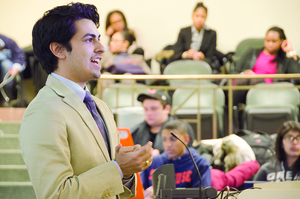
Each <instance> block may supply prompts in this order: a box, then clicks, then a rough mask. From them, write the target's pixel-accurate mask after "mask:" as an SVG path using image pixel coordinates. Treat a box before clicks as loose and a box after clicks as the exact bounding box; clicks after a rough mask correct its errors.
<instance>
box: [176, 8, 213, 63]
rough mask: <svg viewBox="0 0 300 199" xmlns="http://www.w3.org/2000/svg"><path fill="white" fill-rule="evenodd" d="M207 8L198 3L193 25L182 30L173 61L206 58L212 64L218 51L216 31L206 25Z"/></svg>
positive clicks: (194, 12)
mask: <svg viewBox="0 0 300 199" xmlns="http://www.w3.org/2000/svg"><path fill="white" fill-rule="evenodd" d="M206 17H207V8H206V7H205V6H204V5H203V3H202V2H201V3H197V5H196V7H195V9H194V11H193V15H192V19H193V25H192V26H189V27H186V28H183V29H181V30H180V33H179V35H178V39H177V42H176V43H175V45H174V47H173V49H174V55H173V56H172V57H171V58H170V59H171V61H175V60H179V59H192V60H204V61H206V62H208V63H209V64H211V61H212V60H211V59H212V56H213V55H214V54H215V52H216V42H217V36H216V31H214V30H212V29H210V28H208V27H207V26H206V25H205V21H206Z"/></svg>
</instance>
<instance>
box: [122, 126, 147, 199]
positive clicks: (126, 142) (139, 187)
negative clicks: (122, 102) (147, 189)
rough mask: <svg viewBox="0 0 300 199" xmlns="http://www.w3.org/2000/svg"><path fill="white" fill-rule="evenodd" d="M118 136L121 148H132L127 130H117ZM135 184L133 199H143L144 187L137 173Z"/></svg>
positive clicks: (131, 140) (130, 137)
mask: <svg viewBox="0 0 300 199" xmlns="http://www.w3.org/2000/svg"><path fill="white" fill-rule="evenodd" d="M117 129H118V131H119V135H120V143H121V144H122V146H133V145H134V143H133V139H132V136H131V133H130V129H129V128H117ZM136 177H137V184H136V196H135V197H133V198H134V199H143V198H144V187H143V184H142V179H141V176H140V174H139V173H136Z"/></svg>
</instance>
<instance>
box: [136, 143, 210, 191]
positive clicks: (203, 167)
mask: <svg viewBox="0 0 300 199" xmlns="http://www.w3.org/2000/svg"><path fill="white" fill-rule="evenodd" d="M189 149H190V151H191V154H192V156H193V158H194V159H195V162H196V164H197V165H198V169H199V171H200V174H201V179H202V186H203V187H209V186H210V185H211V175H210V164H209V162H208V160H206V159H205V158H204V157H203V156H201V155H200V154H199V153H198V152H197V151H196V150H195V149H194V148H189ZM165 164H174V169H175V181H176V187H177V188H178V187H185V188H191V187H199V177H198V174H197V171H196V169H195V166H194V164H193V161H192V159H191V157H190V155H189V153H188V151H186V153H185V154H184V155H183V156H181V157H180V158H178V159H177V160H171V159H170V158H168V157H167V154H166V152H163V153H162V154H160V155H158V156H155V157H154V158H153V162H152V165H151V166H150V167H149V168H147V169H146V170H144V171H143V172H142V173H141V178H142V182H143V186H144V189H147V188H148V187H150V186H152V176H151V174H152V172H153V171H154V170H155V169H157V168H158V167H161V166H163V165H165Z"/></svg>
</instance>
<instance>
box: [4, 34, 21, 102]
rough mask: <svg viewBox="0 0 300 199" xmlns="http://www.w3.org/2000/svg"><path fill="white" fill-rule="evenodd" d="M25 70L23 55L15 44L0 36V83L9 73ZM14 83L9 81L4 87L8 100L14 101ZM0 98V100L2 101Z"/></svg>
mask: <svg viewBox="0 0 300 199" xmlns="http://www.w3.org/2000/svg"><path fill="white" fill-rule="evenodd" d="M24 69H25V54H24V51H23V50H21V49H20V48H19V47H18V45H17V44H16V42H15V41H14V40H12V39H10V38H8V37H6V36H4V35H1V34H0V83H2V81H3V78H4V76H5V75H6V74H7V72H9V74H10V75H12V74H16V73H18V72H21V71H23V70H24ZM13 86H14V82H13V81H11V82H9V83H8V84H6V85H5V86H4V90H5V92H6V93H7V95H8V97H9V98H12V99H16V98H17V96H16V92H14V90H15V88H14V87H13ZM2 99H3V98H2V97H1V100H0V101H2Z"/></svg>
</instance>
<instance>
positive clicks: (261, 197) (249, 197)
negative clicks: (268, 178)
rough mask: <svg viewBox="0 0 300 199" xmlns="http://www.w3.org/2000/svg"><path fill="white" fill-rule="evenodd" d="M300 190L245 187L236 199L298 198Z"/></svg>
mask: <svg viewBox="0 0 300 199" xmlns="http://www.w3.org/2000/svg"><path fill="white" fill-rule="evenodd" d="M299 197H300V190H274V189H247V190H244V191H243V192H242V193H240V195H239V196H238V199H253V198H255V199H269V198H271V199H299Z"/></svg>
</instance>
